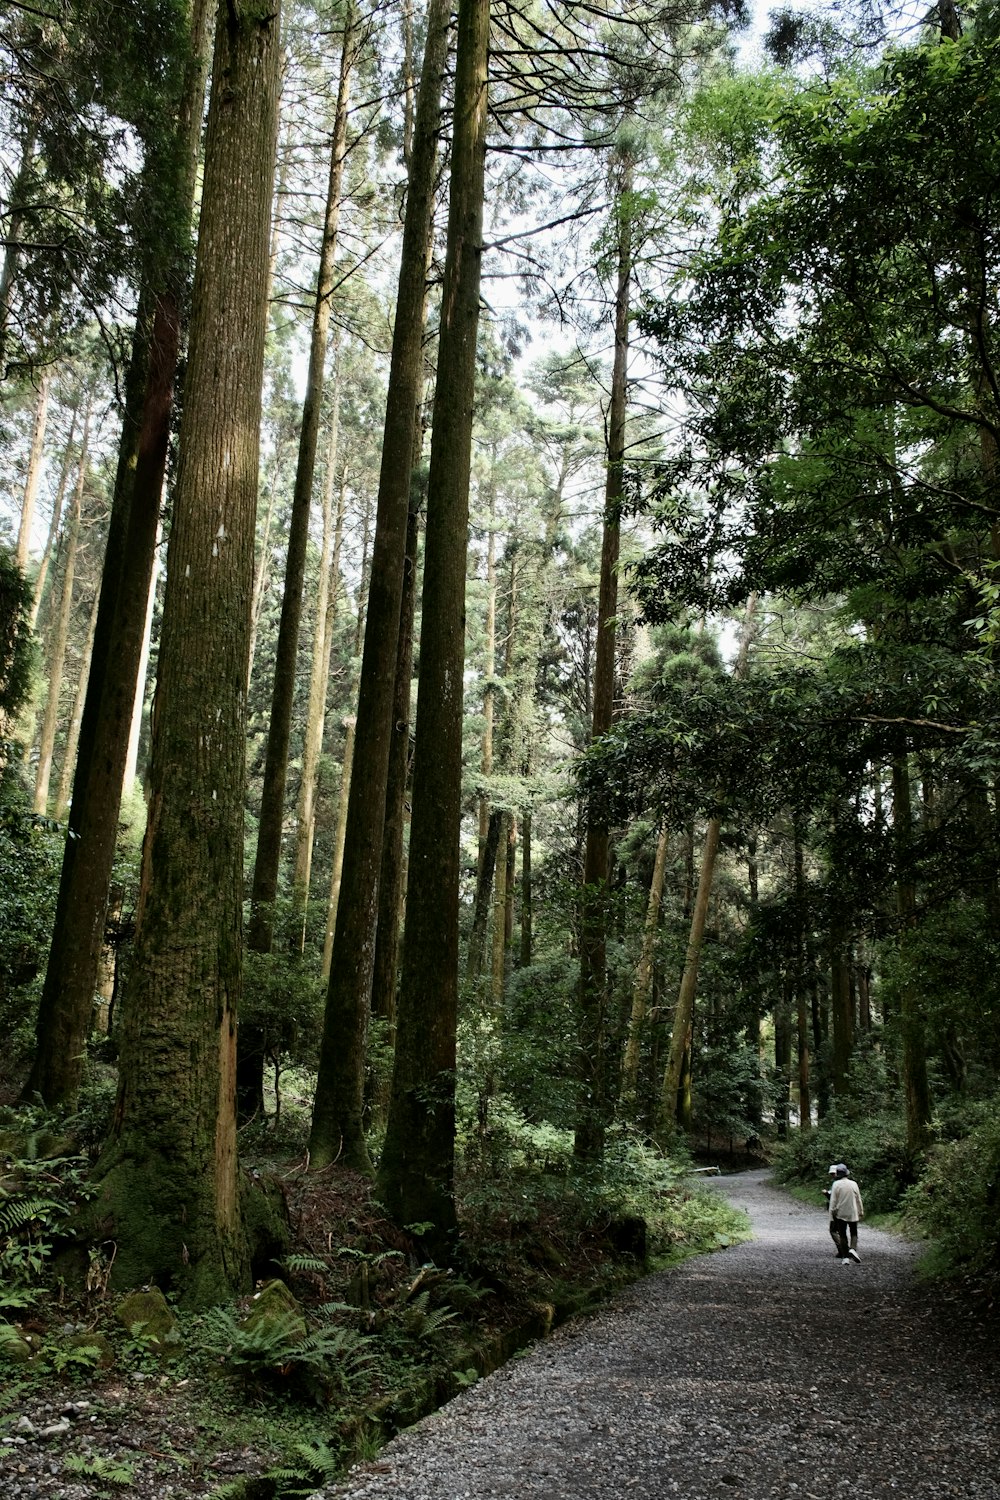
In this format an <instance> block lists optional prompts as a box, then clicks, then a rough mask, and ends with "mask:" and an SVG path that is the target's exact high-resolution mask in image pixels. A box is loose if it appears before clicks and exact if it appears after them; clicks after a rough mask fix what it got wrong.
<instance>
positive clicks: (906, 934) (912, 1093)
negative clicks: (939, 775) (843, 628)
mask: <svg viewBox="0 0 1000 1500" xmlns="http://www.w3.org/2000/svg"><path fill="white" fill-rule="evenodd" d="M892 829H893V842H894V844H895V850H896V910H897V913H898V916H899V947H900V953H901V956H902V958H903V965H902V968H903V971H904V975H906V974H907V971H908V969H909V965H908V964H907V962H906V959H907V949H908V948H909V945H910V943H911V941H912V937H913V931H914V928H915V927H916V925H917V893H916V886H915V884H914V880H913V874H912V868H911V861H912V854H911V845H912V841H913V822H912V811H911V808H910V770H909V764H908V761H907V756H906V749H905V746H904V747H902V748H901V749H900V750H899V751H898V752H897V753H896V755H894V756H893V761H892ZM899 998H900V1018H899V1019H900V1029H901V1031H902V1040H903V1089H904V1094H905V1099H906V1142H907V1145H908V1146H909V1148H910V1150H911V1151H914V1152H916V1151H922V1150H923V1149H924V1147H925V1146H926V1145H927V1142H928V1139H929V1136H930V1131H929V1126H930V1120H931V1096H930V1085H929V1083H928V1080H927V1044H926V1040H925V1034H924V1031H925V1028H924V1016H923V1008H922V1005H921V1000H920V995H919V992H918V990H917V986H916V983H915V982H914V980H913V979H912V977H904V980H903V983H902V986H901V988H900V997H899Z"/></svg>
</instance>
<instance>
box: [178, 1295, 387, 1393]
mask: <svg viewBox="0 0 1000 1500" xmlns="http://www.w3.org/2000/svg"><path fill="white" fill-rule="evenodd" d="M202 1343H203V1345H204V1347H205V1349H206V1351H207V1352H208V1353H210V1354H214V1355H216V1357H218V1358H219V1359H221V1360H222V1362H223V1364H225V1365H226V1366H227V1367H228V1369H229V1370H230V1371H231V1372H232V1373H233V1374H235V1375H237V1376H239V1377H240V1378H241V1379H243V1380H246V1381H247V1382H249V1383H250V1384H256V1385H274V1384H284V1385H294V1386H298V1387H299V1388H301V1389H302V1390H304V1391H305V1392H306V1393H307V1394H308V1395H309V1396H311V1397H312V1398H313V1399H314V1400H316V1401H327V1400H329V1398H330V1396H331V1395H332V1394H333V1392H334V1391H338V1390H339V1391H347V1390H349V1389H350V1386H351V1383H352V1381H353V1380H354V1379H355V1378H356V1377H357V1376H358V1375H359V1374H360V1372H361V1371H362V1370H363V1368H364V1367H365V1365H367V1364H368V1362H369V1361H370V1359H371V1354H370V1353H369V1351H368V1349H367V1347H366V1345H365V1341H364V1340H363V1339H362V1337H361V1335H360V1334H358V1333H356V1332H354V1330H353V1329H350V1328H340V1327H337V1326H336V1325H335V1324H327V1325H325V1326H324V1327H322V1328H317V1329H314V1330H313V1331H312V1332H305V1333H304V1332H303V1328H302V1322H301V1319H299V1318H298V1317H296V1316H295V1315H294V1314H291V1313H289V1314H285V1315H283V1316H281V1317H277V1318H272V1319H268V1320H266V1321H261V1322H260V1323H257V1324H252V1325H250V1326H247V1325H244V1324H241V1323H239V1322H238V1321H237V1319H236V1318H235V1317H234V1316H233V1314H232V1313H231V1312H230V1311H229V1310H228V1309H227V1308H222V1307H219V1308H214V1309H213V1310H212V1311H211V1312H209V1313H207V1314H206V1315H205V1318H204V1320H203V1323H202Z"/></svg>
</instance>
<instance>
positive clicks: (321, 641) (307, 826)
mask: <svg viewBox="0 0 1000 1500" xmlns="http://www.w3.org/2000/svg"><path fill="white" fill-rule="evenodd" d="M339 414H340V380H339V375H338V378H337V379H336V380H335V381H334V391H333V412H332V416H331V420H330V434H329V442H328V445H327V454H326V475H325V478H324V482H323V542H322V547H321V551H320V560H319V586H318V588H317V591H316V621H315V625H314V627H313V645H312V666H311V668H310V673H309V705H308V708H307V710H306V728H305V735H304V737H303V742H302V778H301V781H300V783H299V805H298V812H297V817H296V834H295V871H294V875H293V878H292V890H293V892H294V900H295V912H296V919H297V922H298V927H299V934H300V940H299V952H300V953H304V952H305V943H306V926H307V921H308V913H309V885H310V880H311V877H312V848H313V837H314V834H315V827H316V777H317V774H318V771H319V759H320V755H321V754H322V751H323V731H324V729H325V727H326V695H327V687H328V682H329V677H330V655H331V651H332V647H333V624H334V617H335V614H336V608H337V585H338V582H339V574H340V544H341V538H342V536H343V533H344V507H345V504H346V500H347V485H346V483H343V484H341V486H340V497H339V504H338V507H337V517H336V522H334V516H333V496H334V490H335V489H336V473H337V447H338V437H339V427H340V422H339Z"/></svg>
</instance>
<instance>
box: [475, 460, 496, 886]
mask: <svg viewBox="0 0 1000 1500" xmlns="http://www.w3.org/2000/svg"><path fill="white" fill-rule="evenodd" d="M496 507H497V495H496V486H495V485H491V486H490V527H489V535H488V537H487V541H486V641H485V645H484V649H483V678H484V686H483V737H482V757H481V765H480V775H481V777H482V786H481V788H480V791H479V859H478V861H477V880H478V871H479V870H481V869H482V865H483V859H484V857H485V854H486V834H487V831H488V829H489V822H490V794H489V782H490V777H491V776H492V775H493V717H494V712H495V705H496V685H495V683H494V677H495V675H496V648H497V566H496V545H497V534H496V529H495V527H496Z"/></svg>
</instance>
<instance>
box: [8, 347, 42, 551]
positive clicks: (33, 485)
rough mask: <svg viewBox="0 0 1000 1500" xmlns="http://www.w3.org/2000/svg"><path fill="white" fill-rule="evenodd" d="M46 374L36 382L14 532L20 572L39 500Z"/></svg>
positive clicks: (29, 545)
mask: <svg viewBox="0 0 1000 1500" xmlns="http://www.w3.org/2000/svg"><path fill="white" fill-rule="evenodd" d="M49 385H50V380H49V377H48V375H43V376H42V378H41V380H40V381H39V382H38V395H37V399H36V401H35V421H34V425H33V427H32V430H31V450H30V452H29V454H28V468H27V472H26V473H25V476H24V496H23V498H22V500H21V524H20V525H19V527H18V529H17V546H16V548H15V551H14V561H15V562H16V563H17V566H18V567H19V568H20V569H21V572H22V573H26V572H27V570H28V555H29V553H30V550H31V530H32V527H33V525H34V521H35V503H36V501H37V499H38V482H39V480H40V479H41V477H42V458H43V456H44V452H45V424H46V420H47V418H48V411H49Z"/></svg>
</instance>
